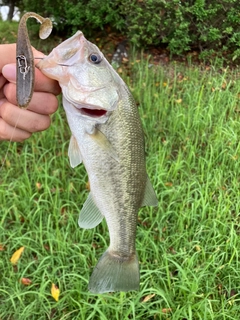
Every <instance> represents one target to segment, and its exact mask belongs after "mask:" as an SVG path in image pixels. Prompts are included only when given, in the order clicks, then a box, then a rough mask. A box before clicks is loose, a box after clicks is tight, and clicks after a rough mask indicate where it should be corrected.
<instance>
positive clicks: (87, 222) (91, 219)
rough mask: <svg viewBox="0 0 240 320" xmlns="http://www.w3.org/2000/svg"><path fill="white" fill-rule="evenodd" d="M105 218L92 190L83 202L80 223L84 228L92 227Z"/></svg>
mask: <svg viewBox="0 0 240 320" xmlns="http://www.w3.org/2000/svg"><path fill="white" fill-rule="evenodd" d="M103 218H104V216H103V215H102V213H101V212H100V210H99V209H98V207H97V206H96V204H95V203H94V201H93V197H92V194H91V192H90V193H89V196H88V198H87V200H86V201H85V202H84V204H83V207H82V210H81V211H80V215H79V219H78V225H79V227H80V228H83V229H92V228H95V227H96V226H97V225H98V224H99V223H100V222H102V219H103Z"/></svg>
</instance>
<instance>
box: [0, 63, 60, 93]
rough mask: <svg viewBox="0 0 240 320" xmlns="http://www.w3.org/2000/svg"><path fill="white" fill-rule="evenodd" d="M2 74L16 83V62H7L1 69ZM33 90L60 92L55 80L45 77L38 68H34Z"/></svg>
mask: <svg viewBox="0 0 240 320" xmlns="http://www.w3.org/2000/svg"><path fill="white" fill-rule="evenodd" d="M2 74H3V76H4V77H5V78H6V79H7V80H8V81H9V82H12V83H16V64H15V63H11V64H7V65H5V66H4V67H3V69H2ZM34 91H39V92H50V93H53V94H54V95H58V94H59V93H60V92H61V89H60V87H59V84H58V82H57V81H55V80H52V79H50V78H48V77H46V76H45V75H44V74H43V73H42V72H41V71H40V70H39V69H37V68H35V83H34Z"/></svg>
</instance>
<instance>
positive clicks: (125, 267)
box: [37, 31, 157, 293]
mask: <svg viewBox="0 0 240 320" xmlns="http://www.w3.org/2000/svg"><path fill="white" fill-rule="evenodd" d="M37 67H38V68H39V69H40V70H41V71H42V72H43V73H44V74H45V75H47V76H48V77H50V78H53V79H56V80H57V81H58V82H59V84H60V86H61V88H62V93H63V106H64V109H65V112H66V115H67V120H68V124H69V127H70V129H71V132H72V137H71V139H70V145H69V151H68V155H69V159H70V164H71V166H72V167H75V166H77V165H78V164H80V163H81V162H83V163H84V165H85V167H86V170H87V173H88V177H89V182H90V187H91V191H90V194H89V196H88V198H87V200H86V202H85V203H84V205H83V208H82V210H81V212H80V217H79V226H80V227H82V228H86V229H89V228H94V227H95V226H97V225H98V224H99V223H100V222H101V221H102V219H103V218H104V217H105V219H106V222H107V225H108V229H109V234H110V245H109V247H108V249H107V251H106V252H105V253H104V254H103V256H102V257H101V258H100V260H99V262H98V264H97V266H96V267H95V269H94V271H93V273H92V276H91V278H90V281H89V290H90V291H91V292H94V293H103V292H110V291H129V290H138V289H139V263H138V258H137V253H136V248H135V238H136V228H137V214H138V210H139V208H140V207H141V206H145V205H153V206H156V205H157V198H156V195H155V192H154V190H153V188H152V185H151V183H150V181H149V179H148V176H147V173H146V165H145V151H144V135H143V130H142V126H141V121H140V117H139V114H138V110H137V107H136V104H135V102H134V99H133V97H132V95H131V93H130V91H129V89H128V87H127V86H126V84H125V83H124V81H123V80H122V79H121V77H120V76H119V75H118V74H117V72H116V71H115V70H114V69H113V68H112V66H111V65H110V64H109V63H108V61H107V60H106V59H105V57H104V56H103V54H102V53H101V51H100V50H99V49H98V47H97V46H95V45H94V44H92V43H91V42H89V41H87V40H86V39H85V37H84V35H83V33H82V32H80V31H78V32H77V33H76V34H75V35H74V36H72V37H71V38H69V39H68V40H66V41H64V42H63V43H61V44H60V45H59V46H57V47H56V48H54V49H53V51H52V52H51V53H50V54H49V55H48V56H47V57H46V58H44V59H43V60H42V61H40V62H39V63H38V65H37Z"/></svg>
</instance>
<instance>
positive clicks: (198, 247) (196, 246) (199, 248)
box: [195, 244, 201, 252]
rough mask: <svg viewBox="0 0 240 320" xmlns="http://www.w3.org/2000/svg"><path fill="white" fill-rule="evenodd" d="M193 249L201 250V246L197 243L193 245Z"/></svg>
mask: <svg viewBox="0 0 240 320" xmlns="http://www.w3.org/2000/svg"><path fill="white" fill-rule="evenodd" d="M195 249H196V251H198V252H199V251H201V247H200V246H199V245H198V244H196V245H195Z"/></svg>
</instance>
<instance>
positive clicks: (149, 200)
mask: <svg viewBox="0 0 240 320" xmlns="http://www.w3.org/2000/svg"><path fill="white" fill-rule="evenodd" d="M141 206H142V207H145V206H150V207H151V206H152V207H157V206H158V199H157V196H156V193H155V191H154V189H153V186H152V184H151V181H150V180H149V177H148V176H147V181H146V187H145V192H144V197H143V201H142V205H141Z"/></svg>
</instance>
